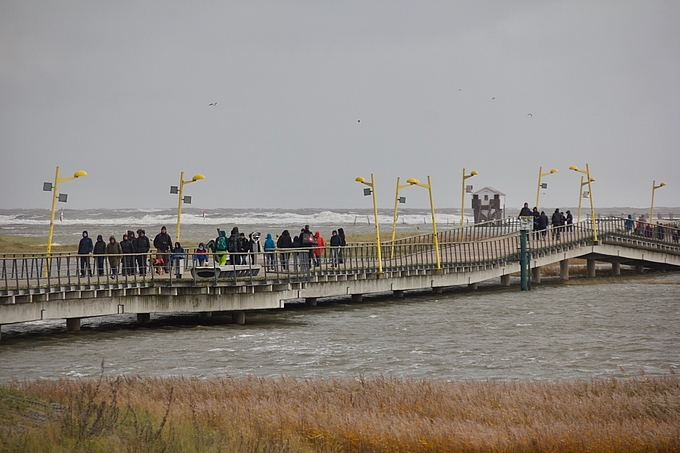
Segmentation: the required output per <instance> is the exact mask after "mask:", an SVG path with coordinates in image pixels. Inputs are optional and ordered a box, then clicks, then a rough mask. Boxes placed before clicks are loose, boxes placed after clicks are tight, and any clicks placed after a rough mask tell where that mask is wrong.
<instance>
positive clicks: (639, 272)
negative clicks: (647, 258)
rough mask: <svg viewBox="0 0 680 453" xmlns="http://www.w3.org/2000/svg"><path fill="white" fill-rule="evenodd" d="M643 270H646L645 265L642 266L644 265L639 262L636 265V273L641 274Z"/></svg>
mask: <svg viewBox="0 0 680 453" xmlns="http://www.w3.org/2000/svg"><path fill="white" fill-rule="evenodd" d="M643 272H644V266H642V265H640V264H638V265H636V266H635V273H636V274H641V273H643Z"/></svg>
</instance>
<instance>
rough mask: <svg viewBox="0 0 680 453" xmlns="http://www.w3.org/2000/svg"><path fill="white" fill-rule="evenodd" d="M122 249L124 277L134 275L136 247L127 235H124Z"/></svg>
mask: <svg viewBox="0 0 680 453" xmlns="http://www.w3.org/2000/svg"><path fill="white" fill-rule="evenodd" d="M120 249H121V250H122V251H123V259H122V261H123V275H134V273H135V257H134V253H135V246H134V245H133V243H132V241H131V240H130V237H129V236H128V235H127V234H124V235H123V240H122V241H120Z"/></svg>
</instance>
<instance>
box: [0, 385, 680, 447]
mask: <svg viewBox="0 0 680 453" xmlns="http://www.w3.org/2000/svg"><path fill="white" fill-rule="evenodd" d="M11 390H12V391H13V392H19V393H20V394H22V395H25V396H26V397H29V398H33V399H38V400H43V401H56V402H58V403H60V404H62V405H63V406H64V407H65V409H64V410H63V412H62V415H61V416H60V417H59V418H57V419H53V420H48V421H47V422H46V423H45V424H44V426H41V427H39V428H33V429H28V430H13V429H12V428H11V427H7V426H4V429H0V450H1V451H22V450H21V448H24V447H30V448H29V449H30V450H31V451H54V452H62V451H112V452H119V451H120V452H122V451H145V452H147V451H168V452H170V451H182V452H185V451H186V452H194V451H195V452H199V451H200V452H212V451H239V452H251V451H252V452H269V451H271V452H274V451H276V452H279V451H289V452H337V451H343V452H501V451H502V452H530V451H531V452H534V451H555V452H557V451H560V452H582V451H604V452H629V451H630V452H632V451H635V452H640V451H669V452H670V451H680V380H678V379H677V378H676V377H675V376H668V377H656V378H647V377H646V376H644V375H643V376H642V377H641V378H639V379H630V378H626V379H625V380H617V379H614V378H612V379H596V380H592V381H588V382H585V381H575V382H562V383H548V382H533V383H515V382H510V383H493V382H463V383H451V382H446V381H418V380H412V379H398V378H393V377H374V378H362V377H360V378H358V379H344V380H336V379H318V378H317V379H294V378H262V377H255V376H249V377H243V378H233V377H224V378H220V379H209V380H202V379H194V378H179V377H177V378H154V377H146V378H140V377H134V378H115V379H113V378H111V379H106V378H102V379H100V380H98V381H96V380H95V381H72V380H59V381H35V382H28V383H24V384H18V383H14V384H12V385H11ZM1 396H2V393H0V397H1ZM0 400H1V398H0Z"/></svg>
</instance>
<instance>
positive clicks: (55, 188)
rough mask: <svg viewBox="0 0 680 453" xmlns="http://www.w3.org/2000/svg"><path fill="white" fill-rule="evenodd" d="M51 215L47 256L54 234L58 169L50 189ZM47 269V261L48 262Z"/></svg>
mask: <svg viewBox="0 0 680 453" xmlns="http://www.w3.org/2000/svg"><path fill="white" fill-rule="evenodd" d="M52 191H53V192H54V193H53V194H52V214H51V215H50V232H49V234H48V235H47V254H48V256H49V253H50V252H51V251H52V233H53V232H54V211H55V210H56V209H57V194H58V193H59V167H57V172H56V174H55V175H54V186H53V187H52ZM48 267H49V260H48Z"/></svg>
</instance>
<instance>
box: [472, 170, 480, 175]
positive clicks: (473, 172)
mask: <svg viewBox="0 0 680 453" xmlns="http://www.w3.org/2000/svg"><path fill="white" fill-rule="evenodd" d="M478 174H479V173H477V170H472V171H471V172H470V176H477V175H478Z"/></svg>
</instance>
